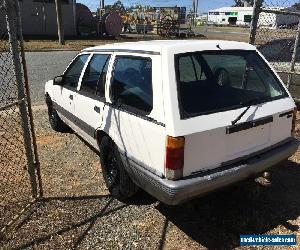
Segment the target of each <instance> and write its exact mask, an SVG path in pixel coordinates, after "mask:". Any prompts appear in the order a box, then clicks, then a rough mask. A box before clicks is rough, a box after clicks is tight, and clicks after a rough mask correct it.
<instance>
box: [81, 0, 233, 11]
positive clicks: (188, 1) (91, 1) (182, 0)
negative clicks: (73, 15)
mask: <svg viewBox="0 0 300 250" xmlns="http://www.w3.org/2000/svg"><path fill="white" fill-rule="evenodd" d="M115 1H117V0H105V4H112V3H114V2H115ZM121 1H122V0H121ZM76 2H77V3H83V4H85V5H87V6H88V7H89V8H90V9H91V10H96V8H97V7H98V6H99V3H100V0H77V1H76ZM122 2H123V4H124V5H125V6H131V5H136V4H142V5H151V6H154V7H155V6H157V7H159V6H160V7H161V6H175V5H177V6H185V7H187V8H188V9H189V8H191V6H192V0H123V1H122ZM233 4H234V0H199V10H198V11H199V12H206V11H207V10H210V9H216V8H219V7H225V6H226V7H228V6H232V5H233Z"/></svg>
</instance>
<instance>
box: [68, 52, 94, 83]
mask: <svg viewBox="0 0 300 250" xmlns="http://www.w3.org/2000/svg"><path fill="white" fill-rule="evenodd" d="M89 56H90V55H89V54H83V55H79V56H77V57H76V58H75V60H74V61H73V62H72V64H71V65H70V66H69V67H68V69H67V70H66V72H65V74H64V77H65V85H64V86H68V87H72V88H77V85H78V81H79V78H80V75H81V72H82V69H83V67H84V65H85V63H86V61H87V59H88V58H89Z"/></svg>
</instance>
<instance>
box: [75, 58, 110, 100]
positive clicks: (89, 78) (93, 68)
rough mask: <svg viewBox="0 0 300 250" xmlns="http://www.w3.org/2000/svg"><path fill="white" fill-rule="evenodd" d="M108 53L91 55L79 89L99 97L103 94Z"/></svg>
mask: <svg viewBox="0 0 300 250" xmlns="http://www.w3.org/2000/svg"><path fill="white" fill-rule="evenodd" d="M108 59H109V55H102V54H101V55H100V54H96V55H94V56H93V57H92V59H91V61H90V62H89V65H88V66H87V68H86V70H85V73H84V76H83V79H82V82H81V88H80V91H83V92H86V93H89V94H94V95H95V94H96V91H97V95H98V96H100V97H104V96H105V92H104V89H105V87H104V85H105V80H106V72H107V67H108V61H109V60H108Z"/></svg>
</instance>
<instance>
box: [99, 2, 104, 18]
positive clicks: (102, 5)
mask: <svg viewBox="0 0 300 250" xmlns="http://www.w3.org/2000/svg"><path fill="white" fill-rule="evenodd" d="M103 14H104V0H100V13H99V15H100V20H101V17H102V16H103Z"/></svg>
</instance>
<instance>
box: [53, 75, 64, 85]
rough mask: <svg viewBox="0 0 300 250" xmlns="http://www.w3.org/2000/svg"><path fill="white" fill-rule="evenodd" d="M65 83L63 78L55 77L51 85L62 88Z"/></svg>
mask: <svg viewBox="0 0 300 250" xmlns="http://www.w3.org/2000/svg"><path fill="white" fill-rule="evenodd" d="M64 83H65V78H64V76H56V77H54V79H53V85H59V86H63V85H64Z"/></svg>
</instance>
